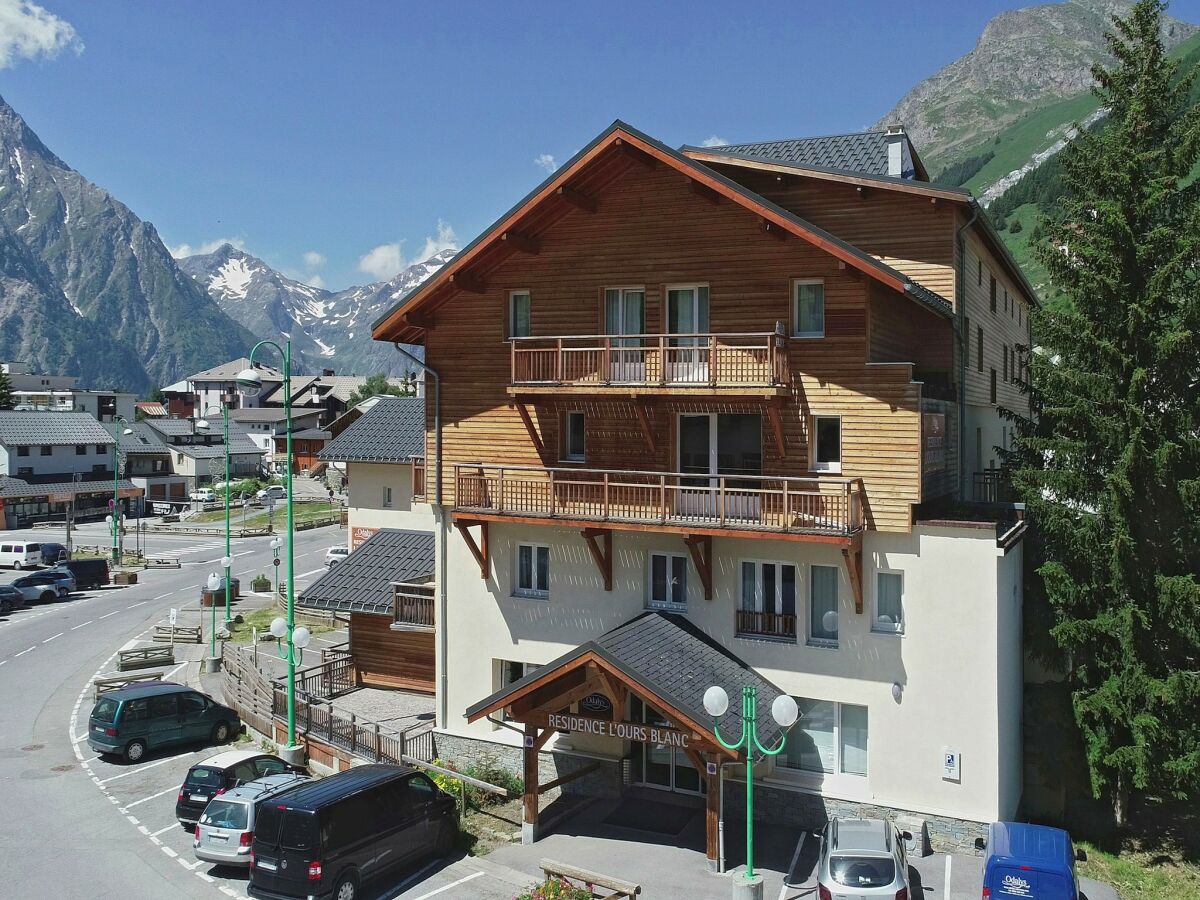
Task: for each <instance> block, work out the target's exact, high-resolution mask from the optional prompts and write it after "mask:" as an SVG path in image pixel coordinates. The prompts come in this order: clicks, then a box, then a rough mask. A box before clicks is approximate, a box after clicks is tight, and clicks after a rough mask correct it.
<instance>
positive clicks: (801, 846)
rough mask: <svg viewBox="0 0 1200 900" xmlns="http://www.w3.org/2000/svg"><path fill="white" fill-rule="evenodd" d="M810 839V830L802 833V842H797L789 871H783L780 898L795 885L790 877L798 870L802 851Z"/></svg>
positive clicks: (781, 899) (780, 899)
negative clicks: (790, 881) (790, 882)
mask: <svg viewBox="0 0 1200 900" xmlns="http://www.w3.org/2000/svg"><path fill="white" fill-rule="evenodd" d="M806 840H808V832H807V831H803V832H801V833H800V842H799V843H798V844H796V852H795V853H793V854H792V861H791V862H790V863H789V864H788V867H787V871H786V872H784V873H783V884H782V885H781V886H780V888H779V900H783V898H784V897H785V896H786V895H787V890H788V888H789V887H794V886H795V885H791V884H789V883H788V879H789V878H791V877H792V873H793V872H795V871H796V862H797V861H798V860H799V859H800V851H801V850H803V849H804V842H805V841H806Z"/></svg>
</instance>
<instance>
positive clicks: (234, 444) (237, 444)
mask: <svg viewBox="0 0 1200 900" xmlns="http://www.w3.org/2000/svg"><path fill="white" fill-rule="evenodd" d="M168 449H170V450H171V452H173V453H182V454H183V455H184V456H190V457H191V458H192V459H216V458H217V457H224V456H225V445H224V444H172V445H171V446H170V448H168ZM266 452H267V451H266V450H263V449H262V448H261V447H259V446H258V444H256V443H254V441H252V440H250V438H248V437H245V436H243V435H240V434H230V435H229V453H230V455H232V456H240V455H243V454H249V453H253V454H255V455H257V456H262V455H263V454H264V453H266Z"/></svg>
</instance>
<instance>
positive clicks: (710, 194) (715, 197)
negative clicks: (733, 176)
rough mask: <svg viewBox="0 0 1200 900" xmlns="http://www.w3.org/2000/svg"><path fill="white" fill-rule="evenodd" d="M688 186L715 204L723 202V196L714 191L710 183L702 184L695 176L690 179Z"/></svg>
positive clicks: (698, 195)
mask: <svg viewBox="0 0 1200 900" xmlns="http://www.w3.org/2000/svg"><path fill="white" fill-rule="evenodd" d="M688 187H689V188H690V189H691V191H692V193H693V194H695V195H696V196H697V197H703V198H704V199H705V200H707V201H708V202H709V203H711V204H713V205H714V206H716V205H718V204H719V203H720V202H721V199H722V197H721V195H720V194H718V193H717V192H716V191H714V190H713V189H712V188H710V187H709V186H708V185H706V184H701V183H700V182H699V181H696V180H695V179H694V178H689V179H688Z"/></svg>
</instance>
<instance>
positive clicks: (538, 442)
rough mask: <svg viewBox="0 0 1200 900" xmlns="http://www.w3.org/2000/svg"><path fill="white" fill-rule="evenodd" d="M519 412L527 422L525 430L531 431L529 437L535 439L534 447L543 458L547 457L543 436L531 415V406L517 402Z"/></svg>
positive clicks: (522, 419)
mask: <svg viewBox="0 0 1200 900" xmlns="http://www.w3.org/2000/svg"><path fill="white" fill-rule="evenodd" d="M516 407H517V413H518V414H519V415H520V416H521V421H522V422H524V423H525V430H526V431H528V432H529V439H530V440H531V441H533V447H534V449H535V450H537V452H538V456H539V457H541V458H542V460H545V459H546V446H545V445H544V444H543V443H542V436H541V434H539V433H538V430H537V426H536V425H534V424H533V417H532V416H531V415H529V408H528V407H527V406H526V405H525V404H524V403H521V402H519V401H518V402H517V404H516Z"/></svg>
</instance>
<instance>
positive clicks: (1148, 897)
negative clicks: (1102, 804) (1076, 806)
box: [1079, 841, 1200, 900]
mask: <svg viewBox="0 0 1200 900" xmlns="http://www.w3.org/2000/svg"><path fill="white" fill-rule="evenodd" d="M1080 846H1081V847H1083V848H1084V850H1086V851H1087V855H1088V858H1087V862H1085V863H1079V874H1080V875H1086V876H1087V877H1088V878H1094V879H1096V880H1097V881H1103V882H1106V883H1108V884H1111V885H1112V886H1113V888H1115V889H1116V891H1117V893H1118V894H1119V895H1120V896H1121V898H1122V900H1185V898H1192V900H1195V898H1198V897H1200V866H1197V865H1196V864H1195V863H1188V862H1186V861H1183V860H1175V859H1163V858H1162V857H1160V856H1158V855H1156V854H1154V853H1147V852H1139V851H1128V852H1123V853H1120V854H1113V853H1107V852H1105V851H1104V850H1101V849H1100V848H1099V847H1096V846H1095V845H1094V844H1089V843H1087V842H1086V841H1085V842H1081V843H1080Z"/></svg>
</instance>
